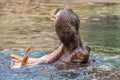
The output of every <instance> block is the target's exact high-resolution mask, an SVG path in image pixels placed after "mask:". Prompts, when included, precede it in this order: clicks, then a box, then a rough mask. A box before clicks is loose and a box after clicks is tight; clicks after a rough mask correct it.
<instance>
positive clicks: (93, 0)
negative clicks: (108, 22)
mask: <svg viewBox="0 0 120 80" xmlns="http://www.w3.org/2000/svg"><path fill="white" fill-rule="evenodd" d="M40 2H59V3H64V2H67V3H120V0H0V3H40Z"/></svg>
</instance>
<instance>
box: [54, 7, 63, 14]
mask: <svg viewBox="0 0 120 80" xmlns="http://www.w3.org/2000/svg"><path fill="white" fill-rule="evenodd" d="M62 9H63V8H57V9H56V10H55V13H54V14H57V13H58V12H59V11H60V10H62Z"/></svg>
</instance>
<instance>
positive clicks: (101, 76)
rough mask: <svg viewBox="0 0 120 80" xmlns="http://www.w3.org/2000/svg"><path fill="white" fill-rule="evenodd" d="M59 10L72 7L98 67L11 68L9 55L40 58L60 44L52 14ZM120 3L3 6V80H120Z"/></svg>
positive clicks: (0, 19)
mask: <svg viewBox="0 0 120 80" xmlns="http://www.w3.org/2000/svg"><path fill="white" fill-rule="evenodd" d="M57 7H68V8H72V9H73V10H74V11H75V12H76V13H77V14H78V16H79V18H80V20H81V24H80V25H81V26H80V33H81V38H82V42H83V43H84V44H87V45H89V46H90V47H91V56H90V58H91V59H95V60H96V63H97V64H95V65H91V66H88V67H86V68H80V69H78V70H74V69H72V70H56V68H54V67H53V66H50V65H46V64H45V65H39V66H34V67H32V66H30V67H22V68H19V69H11V68H10V60H11V59H10V58H9V55H10V54H12V53H17V54H19V55H23V54H24V52H25V49H26V48H28V47H33V49H34V50H33V52H32V54H31V57H36V58H37V57H41V56H43V55H45V54H47V53H50V52H52V51H54V50H55V49H56V48H57V47H58V46H59V44H60V41H59V40H58V38H57V35H56V33H55V30H54V28H53V22H52V21H51V20H50V13H53V12H54V10H55V9H56V8H57ZM119 7H120V4H77V3H76V4H70V3H68V4H67V3H37V4H21V3H17V4H16V3H5V4H1V5H0V42H1V43H0V49H1V51H0V67H1V68H0V80H5V79H7V80H14V79H15V80H38V79H41V80H91V79H95V80H119V78H120V67H119V66H120V44H119V43H120V9H119Z"/></svg>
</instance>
